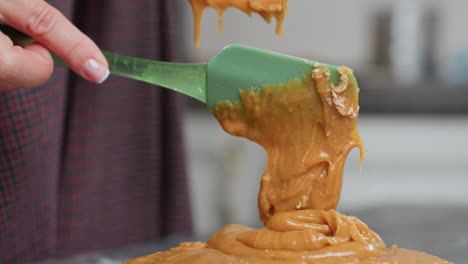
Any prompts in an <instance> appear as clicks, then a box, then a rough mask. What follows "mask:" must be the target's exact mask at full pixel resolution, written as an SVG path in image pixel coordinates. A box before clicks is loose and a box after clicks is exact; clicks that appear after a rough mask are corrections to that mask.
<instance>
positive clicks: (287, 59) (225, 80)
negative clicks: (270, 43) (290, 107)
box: [206, 45, 339, 109]
mask: <svg viewBox="0 0 468 264" xmlns="http://www.w3.org/2000/svg"><path fill="white" fill-rule="evenodd" d="M313 64H314V62H313V61H308V60H304V59H301V58H297V57H292V56H288V55H284V54H280V53H275V52H271V51H266V50H261V49H256V48H252V47H248V46H242V45H230V46H227V47H226V48H224V49H223V50H222V51H221V52H220V53H219V54H218V55H216V56H215V57H213V58H212V59H211V60H210V61H209V62H208V67H207V77H206V81H207V82H206V103H207V105H208V108H209V109H213V107H214V106H215V105H216V103H217V102H220V101H225V100H228V101H230V102H231V103H235V102H238V101H239V91H240V90H246V89H249V88H253V89H254V90H256V91H260V89H261V87H262V86H263V85H277V84H282V83H286V82H288V81H289V80H292V79H298V80H302V77H303V76H304V75H305V74H307V73H310V72H311V70H312V66H313ZM321 65H324V66H326V67H327V68H329V69H330V74H331V76H330V77H331V78H330V79H331V81H333V83H335V84H336V85H338V83H339V74H338V67H336V66H332V65H327V64H323V63H321Z"/></svg>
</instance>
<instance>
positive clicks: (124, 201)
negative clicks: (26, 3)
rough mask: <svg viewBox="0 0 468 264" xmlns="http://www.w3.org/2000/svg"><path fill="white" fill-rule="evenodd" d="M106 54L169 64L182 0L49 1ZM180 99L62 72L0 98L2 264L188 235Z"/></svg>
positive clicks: (133, 83)
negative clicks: (178, 2)
mask: <svg viewBox="0 0 468 264" xmlns="http://www.w3.org/2000/svg"><path fill="white" fill-rule="evenodd" d="M49 2H50V3H51V4H52V5H54V6H55V7H57V8H58V9H60V10H61V11H62V12H63V13H64V14H65V15H66V16H68V17H69V18H70V19H71V20H72V21H73V22H74V23H75V24H76V25H77V26H78V27H79V28H80V29H82V30H83V31H84V32H86V33H87V34H88V35H89V36H90V37H91V38H92V39H94V40H95V41H96V42H97V43H98V45H99V46H100V47H101V48H103V49H106V50H110V51H114V52H116V53H121V54H125V55H130V56H138V57H144V58H149V59H162V60H168V59H171V57H170V54H173V53H174V52H173V50H172V49H173V45H172V43H173V37H174V36H176V35H177V32H175V30H171V28H173V26H174V23H175V22H176V19H180V17H179V18H177V16H176V15H175V14H174V12H176V11H177V10H176V9H175V7H174V6H173V4H174V2H175V1H174V0H165V1H164V0H131V1H130V0H99V1H95V0H76V1H75V0H55V1H49ZM181 100H182V98H181V97H179V96H178V95H176V94H174V93H173V92H171V91H168V90H163V89H160V88H156V87H154V86H150V85H147V84H144V83H141V82H136V81H132V80H127V79H123V78H119V77H113V76H112V77H111V78H109V80H108V81H106V82H105V83H104V84H103V85H99V86H97V85H94V84H91V83H88V82H86V81H84V80H82V79H80V78H79V77H77V76H76V75H74V74H73V73H70V72H69V71H67V70H65V69H56V70H55V73H54V75H53V77H52V79H51V80H50V81H49V82H48V83H47V84H46V85H43V86H41V87H38V88H34V89H18V90H15V91H13V92H0V263H9V264H12V263H26V262H29V261H33V260H38V259H44V258H50V257H65V256H69V255H71V254H76V253H80V252H84V251H89V250H96V249H103V248H110V247H117V246H122V245H125V244H128V243H131V242H136V241H142V240H148V239H154V238H158V237H161V236H164V235H167V234H173V233H178V234H184V235H185V234H189V233H190V232H191V222H190V206H189V201H188V200H189V199H188V192H187V180H186V174H185V162H184V161H185V160H184V159H185V157H184V148H183V144H182V142H183V140H182V131H181V114H182V110H183V109H182V101H181Z"/></svg>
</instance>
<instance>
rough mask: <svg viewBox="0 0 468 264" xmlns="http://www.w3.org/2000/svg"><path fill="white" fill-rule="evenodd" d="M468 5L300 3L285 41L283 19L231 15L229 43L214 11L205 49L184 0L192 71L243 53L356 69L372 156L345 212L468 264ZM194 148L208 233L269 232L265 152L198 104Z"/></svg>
mask: <svg viewBox="0 0 468 264" xmlns="http://www.w3.org/2000/svg"><path fill="white" fill-rule="evenodd" d="M467 10H468V1H464V0H446V1H430V0H421V1H417V0H410V1H408V0H401V1H394V0H379V1H374V0H355V1H339V0H328V1H316V0H307V1H298V0H291V1H290V3H289V9H288V14H287V17H286V19H285V21H284V26H283V35H282V36H281V37H277V36H276V35H275V33H274V30H275V21H272V24H267V23H265V22H264V21H263V20H262V19H261V18H260V17H259V16H257V15H253V16H252V19H247V15H245V14H244V13H242V12H240V11H238V10H235V9H230V10H228V11H227V12H226V13H225V18H224V34H223V35H222V36H218V34H217V14H216V12H215V11H214V10H212V9H208V10H206V11H205V13H204V16H203V20H202V32H201V42H200V47H199V48H196V47H194V45H193V43H192V38H193V29H192V28H193V23H192V20H191V18H192V16H191V9H190V6H189V5H186V4H185V3H184V1H181V12H183V15H182V16H181V17H186V18H188V19H186V20H184V22H183V25H182V26H183V27H182V29H183V30H184V31H183V33H182V34H181V36H183V38H184V39H183V41H182V43H183V44H182V45H183V48H182V49H181V50H183V51H184V53H183V54H182V58H181V60H182V61H193V62H205V61H207V60H208V59H209V58H210V57H212V56H213V55H215V54H216V53H218V52H219V51H220V50H221V49H222V48H223V47H224V46H226V45H229V44H232V43H240V44H246V45H251V46H255V47H259V48H263V49H267V50H272V51H277V52H281V53H286V54H289V55H294V56H298V57H302V58H307V59H310V60H315V61H320V62H326V63H330V64H337V65H347V66H350V67H351V68H353V70H354V73H355V75H356V77H357V79H358V82H359V84H360V88H361V93H360V103H361V116H360V123H359V126H360V130H361V134H362V138H363V140H364V144H365V148H366V152H367V155H366V158H365V163H364V167H363V168H362V171H360V167H359V152H358V151H357V150H355V151H353V152H352V153H351V155H350V157H349V159H348V161H347V165H346V169H345V175H344V184H343V191H342V198H341V202H340V206H339V210H340V211H343V212H345V213H349V214H353V215H356V216H358V217H360V218H361V219H362V220H363V221H365V222H366V223H367V224H368V225H369V226H371V227H372V228H373V229H374V230H376V231H377V232H379V233H380V234H381V235H382V237H383V238H384V239H385V240H386V242H387V244H388V245H392V244H398V245H399V246H401V247H407V248H412V249H416V250H422V251H427V252H429V253H431V254H435V255H438V256H440V257H443V258H446V259H448V260H451V261H454V262H456V263H457V264H463V263H468V34H466V25H468V17H467V16H466V12H467ZM186 123H187V127H186V136H187V137H186V141H187V144H188V150H189V162H190V167H189V173H190V177H191V185H192V202H193V209H194V210H193V212H194V221H195V227H196V232H197V235H198V236H199V237H200V238H202V239H204V238H206V237H208V236H209V235H210V234H212V233H213V232H215V231H216V230H217V229H219V228H220V227H222V226H224V225H226V224H230V223H238V224H244V225H249V226H258V225H259V220H258V212H257V200H256V199H257V192H258V188H259V180H260V177H261V175H262V172H263V169H264V166H265V153H264V151H263V149H262V148H260V147H259V146H257V145H256V144H254V143H252V142H249V141H247V140H244V139H240V138H235V137H233V136H230V135H228V134H226V133H225V132H224V131H222V129H221V127H220V126H219V124H218V123H217V121H216V120H215V119H214V118H213V117H212V116H211V115H210V114H209V113H208V112H207V111H206V110H205V108H204V106H203V105H201V104H199V103H197V102H195V101H192V100H190V101H189V109H188V111H187V116H186Z"/></svg>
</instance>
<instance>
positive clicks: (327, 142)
mask: <svg viewBox="0 0 468 264" xmlns="http://www.w3.org/2000/svg"><path fill="white" fill-rule="evenodd" d="M339 73H340V84H339V85H333V84H332V83H331V82H330V78H329V76H330V73H329V71H328V69H327V68H325V67H323V66H320V65H315V66H314V68H313V70H312V69H311V72H310V74H308V75H307V76H304V78H303V80H301V81H299V80H291V81H289V82H288V83H286V84H281V85H275V86H264V87H262V89H261V92H260V93H256V92H254V91H253V90H247V91H243V92H241V93H240V98H241V100H240V102H239V103H237V104H234V105H233V104H231V103H229V102H220V103H218V104H217V105H216V109H215V111H214V115H215V116H216V118H217V119H218V120H219V122H220V123H221V125H222V127H223V128H224V129H225V131H226V132H228V133H230V134H232V135H236V136H241V137H245V138H247V139H250V140H252V141H255V142H257V143H258V144H260V145H261V146H263V147H264V148H265V150H266V151H267V154H268V161H267V165H266V169H265V172H264V174H263V176H262V179H261V187H260V192H259V197H258V207H259V213H260V219H261V220H262V222H263V224H264V225H265V227H264V228H262V229H260V230H254V229H251V228H248V227H244V226H239V225H229V226H226V227H224V228H223V229H221V230H220V231H218V232H217V233H216V234H214V235H213V236H212V237H210V238H209V239H208V241H207V243H200V242H195V243H182V244H181V245H180V246H178V247H175V248H173V249H170V250H168V251H164V252H159V253H156V254H153V255H149V256H146V257H141V258H138V259H135V260H133V261H130V262H128V264H159V263H174V264H176V263H177V264H181V263H192V264H201V263H204V264H206V263H208V264H209V263H220V264H221V263H232V264H234V263H235V264H266V263H273V264H286V263H288V264H296V263H297V264H299V263H300V264H332V263H334V264H345V263H346V264H348V263H349V264H350V263H354V264H357V263H363V264H371V263H372V264H384V263H385V264H391V263H393V264H397V263H398V264H436V263H437V264H442V263H449V262H447V261H444V260H442V259H440V258H437V257H434V256H430V255H428V254H426V253H422V252H416V251H411V250H407V249H401V248H397V247H395V246H394V247H391V248H387V247H386V245H385V243H384V241H383V240H382V239H381V238H380V237H379V236H378V235H377V234H376V233H374V232H373V231H372V230H370V229H369V228H368V227H367V226H366V225H365V224H364V223H363V222H361V221H360V220H359V219H357V218H355V217H353V216H345V215H342V214H340V213H338V212H336V211H334V209H335V208H336V206H337V204H338V200H339V198H340V191H341V184H342V176H343V167H344V163H345V159H346V157H347V155H348V153H349V152H350V150H351V149H352V148H354V147H359V148H362V143H361V139H360V136H359V132H358V129H357V114H358V110H359V106H358V92H359V89H358V87H357V84H356V80H355V79H354V77H353V75H352V72H351V70H350V69H348V68H346V67H340V68H339ZM361 153H362V151H361ZM361 156H362V155H361Z"/></svg>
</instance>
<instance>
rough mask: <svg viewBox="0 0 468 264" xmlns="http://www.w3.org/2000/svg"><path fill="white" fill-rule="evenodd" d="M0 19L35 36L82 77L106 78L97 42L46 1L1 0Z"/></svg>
mask: <svg viewBox="0 0 468 264" xmlns="http://www.w3.org/2000/svg"><path fill="white" fill-rule="evenodd" d="M0 20H3V21H4V22H5V23H7V24H9V25H11V26H13V27H15V28H17V29H18V30H20V31H23V32H24V33H26V34H28V35H30V36H32V37H33V38H35V39H36V40H37V41H39V42H40V43H41V44H42V45H44V46H45V47H47V48H48V49H50V50H51V51H53V52H54V53H55V54H57V55H58V56H59V57H61V58H62V59H63V60H64V61H65V63H67V65H68V66H69V67H70V68H71V69H72V70H74V71H75V72H76V73H77V74H79V75H81V76H82V77H83V78H85V79H87V80H89V81H92V82H96V83H101V82H103V81H104V80H105V79H106V78H107V77H108V75H109V70H108V64H107V61H106V59H105V57H104V55H103V54H102V53H101V51H100V50H99V48H98V47H97V46H96V44H95V43H94V42H93V41H92V40H91V39H89V38H88V37H87V36H86V35H84V34H83V33H82V32H81V31H79V30H78V29H77V28H76V27H75V26H74V25H73V24H72V23H71V22H70V21H68V20H67V18H66V17H65V16H64V15H63V14H61V13H60V12H59V11H58V10H57V9H55V8H54V7H52V6H50V5H49V4H47V3H46V2H45V1H43V0H0ZM30 52H31V51H30Z"/></svg>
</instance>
